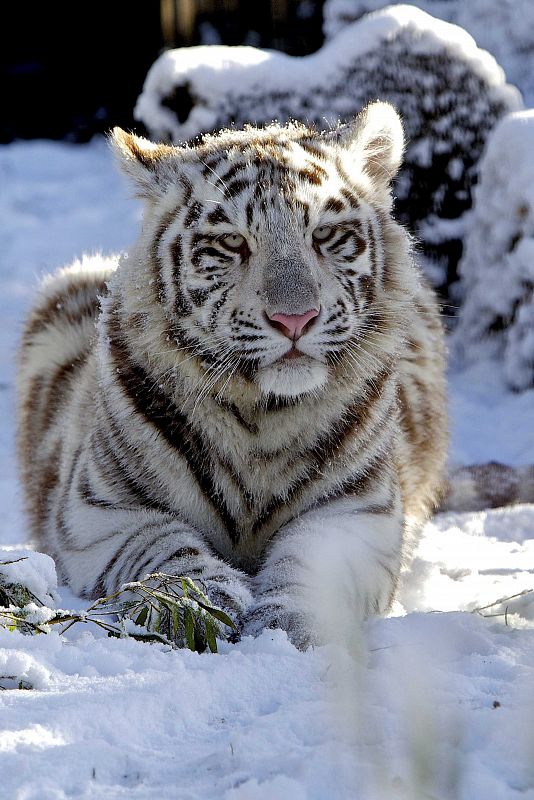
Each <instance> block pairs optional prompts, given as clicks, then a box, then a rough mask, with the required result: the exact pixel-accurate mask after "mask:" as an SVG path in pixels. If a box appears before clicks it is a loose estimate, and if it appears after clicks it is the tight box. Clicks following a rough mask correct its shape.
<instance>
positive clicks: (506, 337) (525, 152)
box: [454, 110, 534, 390]
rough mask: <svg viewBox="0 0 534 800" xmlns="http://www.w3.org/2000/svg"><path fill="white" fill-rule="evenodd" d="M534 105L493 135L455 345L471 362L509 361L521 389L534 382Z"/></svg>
mask: <svg viewBox="0 0 534 800" xmlns="http://www.w3.org/2000/svg"><path fill="white" fill-rule="evenodd" d="M533 154H534V110H530V111H523V112H518V113H515V114H510V115H509V116H508V117H506V118H505V119H504V120H502V121H501V122H500V123H499V125H498V126H497V128H496V129H495V131H494V132H493V134H492V135H491V137H490V139H489V141H488V147H487V151H486V153H485V155H484V157H483V158H482V160H481V164H480V182H479V184H478V186H477V187H476V188H475V202H474V207H473V210H472V212H471V214H470V215H469V219H468V222H467V226H468V227H467V234H466V239H465V253H464V256H463V258H462V261H461V262H460V265H459V274H460V277H461V283H460V290H461V293H462V296H463V304H462V308H461V311H460V317H459V322H458V327H457V329H456V331H455V335H454V345H455V347H456V349H457V350H458V352H459V353H460V355H461V356H463V358H464V359H465V360H466V361H467V362H473V361H476V360H477V359H478V358H480V356H481V355H485V356H487V355H489V356H495V357H499V358H502V359H503V362H504V374H505V376H506V379H507V381H508V383H509V385H510V386H511V387H512V388H513V389H516V390H523V389H526V388H528V387H531V386H534V158H533Z"/></svg>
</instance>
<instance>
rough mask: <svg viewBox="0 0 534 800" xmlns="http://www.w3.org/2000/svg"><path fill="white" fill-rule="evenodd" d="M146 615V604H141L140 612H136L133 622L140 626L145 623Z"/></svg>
mask: <svg viewBox="0 0 534 800" xmlns="http://www.w3.org/2000/svg"><path fill="white" fill-rule="evenodd" d="M147 617H148V606H143V608H142V609H141V611H140V613H139V614H138V617H137V619H136V620H135V624H136V625H139V626H140V627H141V628H142V627H143V626H144V625H145V624H146V620H147Z"/></svg>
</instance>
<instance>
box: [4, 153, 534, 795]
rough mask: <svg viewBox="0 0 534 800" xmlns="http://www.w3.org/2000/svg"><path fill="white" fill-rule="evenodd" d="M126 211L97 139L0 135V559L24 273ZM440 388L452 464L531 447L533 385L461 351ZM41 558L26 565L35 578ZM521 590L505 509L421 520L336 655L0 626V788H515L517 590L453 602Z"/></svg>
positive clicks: (517, 550) (530, 783) (121, 791)
mask: <svg viewBox="0 0 534 800" xmlns="http://www.w3.org/2000/svg"><path fill="white" fill-rule="evenodd" d="M139 218H140V209H139V207H138V205H137V204H136V203H135V202H134V201H133V200H131V199H129V198H128V195H127V189H126V186H125V184H124V183H123V182H122V178H121V177H120V176H119V175H118V173H117V172H116V171H115V169H114V167H113V165H112V163H111V157H110V154H109V152H108V150H107V147H106V145H105V143H104V142H103V141H99V140H97V141H94V142H92V143H91V144H89V145H83V146H73V145H65V144H55V143H49V142H33V143H17V144H13V145H10V146H7V147H3V148H2V149H0V219H1V223H0V281H1V284H0V285H1V287H2V290H1V292H0V342H1V344H2V347H1V350H0V415H1V418H2V428H1V433H0V509H1V512H2V513H1V518H0V545H2V549H3V551H4V552H2V551H0V560H2V558H10V557H12V555H13V552H14V549H15V548H17V549H20V548H24V547H27V528H26V524H25V521H24V517H23V514H22V510H21V503H20V491H19V488H18V485H17V478H16V464H15V451H14V390H13V382H14V354H15V347H16V342H17V337H18V335H19V332H20V327H21V320H22V318H23V315H24V311H25V309H26V307H27V305H28V302H29V300H30V297H31V294H32V291H33V289H34V287H35V285H36V282H37V279H38V278H39V276H40V275H41V274H42V273H43V272H45V271H47V270H50V269H53V268H55V267H56V266H57V265H61V264H63V263H66V262H68V261H69V260H70V259H72V258H73V257H74V256H76V255H79V254H80V253H81V252H82V251H95V250H102V251H103V252H106V253H107V252H110V251H113V250H117V249H121V248H125V247H127V245H128V243H129V242H130V241H131V240H132V238H133V236H134V235H135V231H136V227H137V224H138V221H139ZM450 397H451V414H452V446H451V460H452V461H454V462H456V463H469V462H483V461H487V460H490V459H499V460H503V461H507V462H509V463H515V464H528V463H534V425H533V420H534V391H527V392H523V393H521V394H512V393H510V392H509V391H508V390H507V389H506V388H505V383H504V380H503V379H502V375H501V373H500V370H499V367H498V366H497V365H496V364H492V363H487V362H486V363H485V362H479V363H478V364H476V365H475V366H471V367H470V368H469V369H468V370H464V371H457V370H454V368H451V371H450ZM15 552H16V550H15ZM10 554H11V556H10ZM24 563H26V562H24ZM26 566H27V568H28V569H29V568H30V564H27V565H26ZM49 567H50V564H49V562H47V561H46V559H44V560H42V561H41V563H40V564H38V563H36V568H37V572H38V575H37V578H38V577H39V575H41V578H48V582H49V583H50V582H52V583H53V573H52V572H51V571H50V570H49V569H48V568H49ZM47 570H48V574H47ZM34 577H35V576H34ZM37 578H36V579H37ZM529 589H534V506H533V507H529V506H522V507H516V508H514V509H508V510H497V511H491V512H488V513H481V514H464V515H442V516H438V517H436V519H435V520H434V521H433V522H432V523H431V524H429V525H428V526H427V528H426V531H425V535H424V537H423V539H422V541H421V544H420V547H419V550H418V552H417V554H416V558H415V561H414V565H413V570H412V572H411V574H410V575H409V576H407V577H406V579H405V581H404V584H403V587H402V590H401V593H400V596H399V601H398V603H397V606H396V608H395V614H396V616H394V617H392V618H389V619H382V620H374V621H372V622H371V623H369V624H368V626H367V628H366V632H365V637H364V639H363V640H362V641H361V642H360V643H359V645H360V646H359V648H356V649H355V650H353V652H352V653H351V654H347V653H346V652H345V651H344V650H343V649H342V648H341V647H339V646H338V645H336V644H331V645H328V646H325V647H322V648H318V649H317V650H314V651H308V652H306V653H301V652H298V651H297V650H295V649H294V647H293V646H292V645H291V644H290V643H289V642H288V641H287V638H286V636H285V634H283V633H282V632H264V633H263V635H262V636H260V637H259V638H258V639H257V640H252V639H245V640H243V641H242V642H240V643H239V644H236V645H229V644H222V645H221V647H220V652H219V654H217V655H211V654H204V655H198V654H196V653H191V652H189V651H170V650H168V648H165V647H164V646H162V645H147V644H142V643H139V642H135V641H133V640H117V639H107V638H105V637H104V638H103V637H102V636H99V635H98V632H95V631H94V630H93V631H89V630H85V629H81V628H80V627H78V628H73V629H72V630H71V632H69V635H68V641H64V640H63V639H62V638H60V637H59V636H58V635H57V634H56V633H50V634H49V635H42V636H38V637H23V636H21V635H20V634H18V633H16V632H9V631H6V630H0V675H2V676H13V677H12V678H11V679H9V678H7V677H5V678H4V679H3V680H2V684H3V685H4V686H10V685H16V684H17V683H18V681H19V680H23V681H25V682H27V683H28V684H31V685H32V686H33V689H32V690H30V691H25V690H18V689H6V690H5V691H0V706H1V711H0V769H1V774H2V778H1V785H0V797H2V798H6V800H12V799H15V798H16V799H17V800H18V799H19V798H20V800H52V799H54V800H56V798H68V797H69V798H70V797H76V798H106V800H108V798H110V799H111V800H113V798H122V797H128V798H136V799H138V798H158V800H159V799H160V798H161V799H162V800H166V799H167V798H169V800H171V799H172V800H174V798H178V800H197V798H199V799H200V798H201V799H202V800H211V798H213V800H215V798H217V800H220V799H221V800H330V799H331V798H332V799H333V800H338V798H339V800H353V798H354V799H358V798H362V800H390V798H406V799H407V800H415V799H416V798H417V799H419V798H440V800H441V798H443V800H454V799H455V798H458V799H460V798H461V799H462V800H501V799H502V800H504V799H505V798H516V797H517V798H518V799H519V798H521V800H527V799H529V798H530V800H532V799H533V798H534V692H533V686H534V631H533V630H532V628H531V627H530V626H531V625H532V623H533V621H534V604H533V602H532V597H533V595H532V594H526V595H523V596H520V597H519V598H517V599H515V600H510V601H506V602H504V603H502V604H501V605H495V606H492V607H491V608H488V609H486V610H485V611H484V612H483V613H485V614H486V613H488V614H500V615H501V616H495V617H490V618H489V619H483V618H482V617H481V615H480V613H479V614H477V613H471V612H472V611H473V609H476V608H480V607H482V606H488V605H489V604H492V603H495V601H497V600H499V598H503V597H510V596H511V595H515V594H518V593H519V592H522V591H524V590H529ZM60 594H61V605H62V606H63V607H73V606H74V605H77V606H78V607H80V601H78V600H76V598H73V597H72V596H71V595H70V594H69V592H68V591H67V590H65V589H61V590H60ZM529 601H530V602H529ZM432 611H433V612H441V613H426V612H432ZM505 612H506V622H507V623H508V624H507V625H505V624H504V622H505ZM10 680H11V683H10ZM415 787H418V788H415Z"/></svg>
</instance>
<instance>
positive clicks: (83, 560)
mask: <svg viewBox="0 0 534 800" xmlns="http://www.w3.org/2000/svg"><path fill="white" fill-rule="evenodd" d="M54 533H55V539H56V541H55V547H54V548H53V553H52V554H53V555H55V556H56V559H57V560H58V562H59V566H60V569H61V571H62V573H63V577H64V578H65V579H67V580H68V582H69V584H70V585H71V587H72V589H73V591H75V592H77V593H78V594H81V595H83V596H86V597H92V598H94V597H99V596H102V595H107V594H109V593H111V592H113V591H115V590H116V589H117V588H118V587H119V586H120V585H121V584H123V583H125V582H127V581H134V580H139V579H141V578H143V577H144V576H145V575H147V574H149V573H153V572H166V573H168V574H172V575H184V576H189V577H191V578H192V579H193V580H194V581H197V582H199V583H200V584H201V585H202V586H203V587H204V588H205V590H206V594H207V595H208V597H209V598H210V600H211V601H212V602H213V603H214V604H216V605H218V606H219V607H221V608H222V609H224V610H225V611H226V612H227V613H228V615H229V616H230V617H231V618H232V619H233V620H234V621H235V622H236V624H237V626H238V628H239V627H240V625H241V622H242V619H243V616H244V613H245V611H246V609H247V607H248V606H249V605H250V603H251V599H252V597H251V593H250V589H249V586H248V583H247V580H248V579H247V576H246V575H245V574H244V573H242V572H240V571H239V570H237V569H235V568H233V567H232V566H230V565H229V564H227V563H226V562H224V561H222V560H221V559H220V558H218V557H217V556H216V555H215V554H214V552H213V550H212V549H211V547H210V546H209V544H208V543H207V542H206V540H205V538H204V537H203V536H202V534H201V533H200V532H198V531H197V530H195V529H194V528H193V527H192V526H191V525H188V524H185V523H183V522H181V521H180V520H179V519H178V518H177V517H176V516H175V515H173V514H171V513H166V512H163V511H159V510H153V509H149V508H142V507H140V508H131V507H125V508H117V507H102V506H98V505H91V503H90V502H87V501H85V502H83V501H81V500H80V498H79V497H78V502H76V504H75V505H74V504H73V505H71V506H70V508H69V506H68V505H67V506H63V507H61V506H60V507H58V508H57V509H56V512H55V531H54Z"/></svg>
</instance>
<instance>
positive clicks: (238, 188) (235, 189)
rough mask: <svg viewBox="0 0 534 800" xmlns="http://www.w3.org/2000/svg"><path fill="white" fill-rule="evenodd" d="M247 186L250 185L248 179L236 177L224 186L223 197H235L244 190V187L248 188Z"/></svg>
mask: <svg viewBox="0 0 534 800" xmlns="http://www.w3.org/2000/svg"><path fill="white" fill-rule="evenodd" d="M249 187H250V181H248V180H245V179H244V178H237V179H236V180H235V181H232V182H231V183H229V184H228V185H227V186H225V187H224V194H225V197H227V198H228V199H230V198H232V197H237V195H240V194H241V193H242V192H244V191H245V189H248V188H249Z"/></svg>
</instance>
